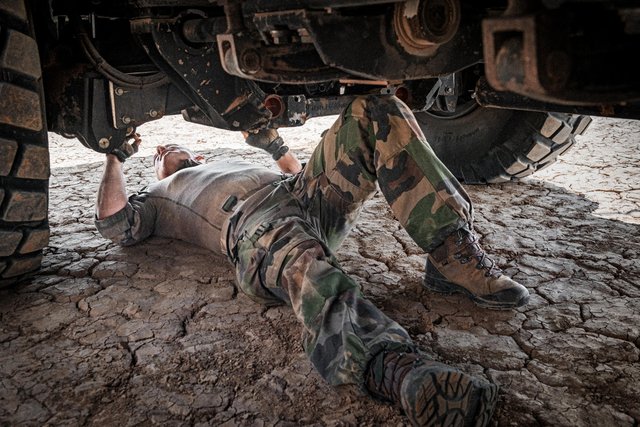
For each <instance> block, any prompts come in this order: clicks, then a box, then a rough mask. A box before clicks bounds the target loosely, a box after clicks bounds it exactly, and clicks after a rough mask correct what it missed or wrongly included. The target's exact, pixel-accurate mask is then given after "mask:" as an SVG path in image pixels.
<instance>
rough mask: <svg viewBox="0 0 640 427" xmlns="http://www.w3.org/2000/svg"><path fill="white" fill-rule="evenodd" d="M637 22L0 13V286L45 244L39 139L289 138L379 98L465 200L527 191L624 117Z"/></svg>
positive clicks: (364, 9)
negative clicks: (470, 195) (221, 132)
mask: <svg viewBox="0 0 640 427" xmlns="http://www.w3.org/2000/svg"><path fill="white" fill-rule="evenodd" d="M638 46H640V6H639V5H638V3H637V2H634V1H622V0H620V1H598V0H592V1H579V0H575V1H571V0H539V1H535V0H504V1H497V0H474V1H470V0H469V1H465V0H408V1H395V2H393V1H389V0H338V1H327V0H306V1H305V0H255V1H246V2H245V1H234V0H219V1H215V0H186V1H178V0H113V1H106V0H86V1H77V0H74V1H72V0H50V1H44V0H33V1H29V0H2V2H1V3H0V284H8V283H14V282H16V281H18V280H19V279H21V278H23V277H24V275H25V274H26V273H29V272H32V271H34V270H36V269H37V268H38V266H39V265H40V262H41V258H42V248H44V247H45V246H46V245H47V242H48V238H49V229H48V223H47V209H48V194H47V193H48V177H49V156H48V147H47V132H49V131H50V132H56V133H58V134H61V135H63V136H65V137H69V138H77V139H78V140H79V141H80V143H82V144H83V145H85V146H86V147H88V148H90V149H93V150H95V151H98V152H103V153H109V152H111V151H112V150H113V149H115V148H116V147H118V146H119V145H120V144H121V143H122V141H123V140H124V139H125V138H127V136H129V135H131V134H132V133H133V132H135V129H136V127H137V126H139V125H141V124H143V123H145V122H148V121H151V120H157V119H160V118H162V117H163V116H165V115H173V114H182V116H183V117H184V119H185V120H187V121H190V122H194V123H199V124H204V125H209V126H214V127H217V128H222V129H230V130H238V131H239V130H248V129H255V128H259V127H265V126H268V127H290V126H301V125H303V124H304V123H305V121H306V120H307V119H309V118H311V117H317V116H324V115H332V114H337V113H339V112H340V111H341V110H342V109H343V108H344V107H345V106H346V105H347V104H348V103H349V102H350V101H351V100H352V99H353V98H354V97H355V96H358V95H363V94H367V95H395V96H397V97H398V98H400V99H401V100H403V101H404V102H406V103H407V105H408V106H409V107H410V108H411V109H412V110H413V111H414V112H415V114H416V117H417V118H418V121H419V122H420V125H421V126H422V128H423V131H424V133H425V135H426V136H427V139H428V141H429V143H430V144H431V145H432V147H433V148H434V150H435V151H436V153H437V154H438V156H439V157H440V158H441V159H442V160H443V162H444V163H445V164H446V165H447V166H448V167H449V168H450V169H451V170H452V171H453V173H454V174H455V175H456V176H457V177H458V178H459V179H460V180H461V181H463V182H465V183H467V184H474V183H493V182H504V181H509V180H514V179H518V178H521V177H524V176H527V175H530V174H531V173H533V172H534V171H536V170H538V169H541V168H543V167H546V166H548V165H549V164H551V163H553V162H554V161H555V160H556V158H557V156H558V155H560V154H562V153H563V152H565V151H566V150H568V149H569V148H570V147H571V146H572V145H573V144H574V142H575V139H574V137H575V136H576V135H579V134H581V133H582V132H584V130H585V129H586V128H587V126H588V124H589V122H590V120H591V119H590V116H592V115H602V116H610V117H620V118H630V119H640V102H639V100H640V65H638V62H637V61H636V60H635V59H634V57H635V56H636V55H635V53H637V52H638Z"/></svg>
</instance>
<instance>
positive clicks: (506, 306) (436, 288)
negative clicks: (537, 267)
mask: <svg viewBox="0 0 640 427" xmlns="http://www.w3.org/2000/svg"><path fill="white" fill-rule="evenodd" d="M434 273H435V274H438V275H440V277H436V276H435V275H434ZM422 284H423V286H424V287H425V288H426V289H428V290H429V291H431V292H436V293H439V294H443V295H453V294H463V295H465V296H467V297H468V298H469V299H470V300H471V301H473V302H474V303H475V304H476V305H477V306H478V307H482V308H488V309H491V310H510V309H512V308H517V307H522V306H523V305H525V304H527V303H528V302H529V295H523V296H522V297H521V298H519V299H518V300H515V301H514V300H510V301H496V300H489V299H485V298H482V297H481V296H478V295H475V294H473V293H472V292H470V291H469V290H468V289H466V288H464V287H462V286H460V285H456V284H455V283H451V282H449V281H448V280H446V279H445V278H444V276H442V275H441V274H440V273H439V272H437V271H433V272H430V273H429V274H428V275H425V277H424V281H423V282H422Z"/></svg>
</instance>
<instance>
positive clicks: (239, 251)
mask: <svg viewBox="0 0 640 427" xmlns="http://www.w3.org/2000/svg"><path fill="white" fill-rule="evenodd" d="M376 183H377V184H376ZM378 187H379V188H380V190H381V192H382V194H383V195H384V197H385V198H386V200H387V201H388V203H389V205H390V207H391V209H392V211H393V213H394V215H395V216H396V218H397V219H398V220H399V221H400V223H401V224H402V226H403V227H404V228H405V229H406V230H407V232H408V233H409V235H410V236H411V237H412V238H413V240H414V241H415V242H416V243H417V244H418V245H419V246H420V247H421V248H422V249H424V250H425V251H426V252H428V251H429V250H431V249H433V248H435V247H436V246H438V245H439V244H440V243H442V241H443V240H444V238H445V237H446V236H447V235H449V234H450V233H452V232H453V231H455V230H457V229H459V228H461V227H463V226H465V225H470V223H471V221H472V206H471V202H470V200H469V198H468V196H467V194H466V193H465V191H464V190H463V188H462V187H461V186H460V184H459V183H458V181H457V180H456V179H455V178H454V177H453V176H452V175H451V173H450V172H449V171H448V170H447V168H446V167H445V166H444V165H443V164H442V163H441V162H440V160H439V159H438V158H437V157H436V155H435V154H434V152H433V151H432V149H431V148H430V147H429V145H428V144H427V142H426V140H425V137H424V135H423V133H422V131H421V130H420V128H419V126H418V124H417V123H416V120H415V117H414V116H413V114H412V112H411V111H410V110H409V108H408V107H407V106H406V105H405V104H403V103H402V102H401V101H400V100H398V99H397V98H396V97H360V98H357V99H356V100H354V101H353V102H352V103H351V104H350V105H349V106H348V107H347V108H346V109H345V111H344V112H343V113H342V114H341V115H340V117H339V118H338V119H337V121H336V122H335V123H334V125H333V126H332V127H331V128H330V129H329V130H328V132H326V133H325V134H324V136H323V138H322V141H321V142H320V144H319V145H318V147H317V148H316V150H315V152H314V153H313V155H312V157H311V159H310V160H309V162H308V163H307V164H306V166H305V168H304V170H303V172H301V173H300V174H298V175H296V176H295V177H293V178H291V179H288V180H284V181H282V182H281V183H276V184H275V185H274V187H273V188H268V189H263V190H262V191H261V192H260V193H261V194H256V195H254V196H252V199H251V200H252V203H251V207H241V208H240V212H239V213H237V214H236V216H238V217H240V220H239V221H236V224H235V227H233V230H232V232H231V233H230V235H231V238H232V239H233V240H232V241H233V242H236V243H235V245H233V246H234V248H233V249H234V250H233V256H232V258H233V259H234V261H235V263H236V272H237V279H238V283H239V286H240V288H241V289H242V291H243V292H244V293H246V294H247V295H249V296H250V297H251V298H253V299H254V300H256V301H259V302H261V303H264V304H270V305H272V304H282V303H286V304H288V305H290V306H291V307H292V308H293V310H294V312H295V315H296V317H297V318H298V319H299V321H300V322H301V323H302V325H303V334H302V335H303V346H304V349H305V351H306V353H307V355H308V356H309V358H310V360H311V362H312V363H313V365H314V366H315V368H316V369H317V370H318V372H319V373H320V374H321V375H322V376H323V377H324V378H325V379H326V380H327V381H328V382H329V383H331V384H333V385H340V384H358V385H360V386H361V387H362V384H363V377H364V373H365V370H366V369H367V365H368V363H369V362H370V360H371V359H372V358H373V357H374V356H375V355H376V354H378V353H380V352H381V351H388V350H398V351H406V352H413V351H415V348H414V345H413V343H412V341H411V339H410V337H409V335H408V334H407V332H406V331H405V330H404V329H403V328H402V327H401V326H400V325H399V324H398V323H396V322H395V321H393V320H392V319H390V318H389V317H387V316H386V315H385V314H384V313H382V312H381V311H380V310H379V309H378V308H376V307H375V306H374V305H373V304H372V303H371V302H369V301H368V300H367V299H365V298H364V297H363V295H362V293H361V290H360V289H359V287H358V285H357V284H356V283H355V282H354V280H353V279H352V278H350V277H349V276H348V275H347V274H346V273H345V272H344V271H343V270H342V268H341V267H340V265H339V263H338V262H337V261H336V259H335V257H334V255H333V252H334V251H335V250H336V249H337V248H338V247H339V245H340V243H341V242H342V241H343V239H344V238H345V237H346V235H347V233H348V232H349V229H350V228H351V226H352V225H353V224H354V222H355V221H356V219H357V217H358V213H359V212H360V210H361V208H362V206H363V203H364V202H365V201H366V200H367V199H369V198H370V197H372V196H373V194H374V193H375V192H376V190H377V188H378Z"/></svg>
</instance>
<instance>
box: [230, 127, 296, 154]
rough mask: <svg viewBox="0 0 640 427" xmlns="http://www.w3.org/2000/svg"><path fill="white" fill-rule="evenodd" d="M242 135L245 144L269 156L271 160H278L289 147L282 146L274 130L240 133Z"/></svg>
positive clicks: (281, 141) (282, 142) (282, 143)
mask: <svg viewBox="0 0 640 427" xmlns="http://www.w3.org/2000/svg"><path fill="white" fill-rule="evenodd" d="M242 135H243V136H244V138H245V141H246V142H247V144H249V145H250V146H252V147H256V148H260V149H261V150H264V151H266V152H267V153H269V154H271V157H273V160H276V161H277V160H279V159H280V157H282V156H283V155H284V154H285V153H286V152H287V151H289V147H287V146H286V145H284V141H283V140H282V138H280V135H278V131H277V130H275V129H259V130H257V131H255V132H254V131H250V132H242Z"/></svg>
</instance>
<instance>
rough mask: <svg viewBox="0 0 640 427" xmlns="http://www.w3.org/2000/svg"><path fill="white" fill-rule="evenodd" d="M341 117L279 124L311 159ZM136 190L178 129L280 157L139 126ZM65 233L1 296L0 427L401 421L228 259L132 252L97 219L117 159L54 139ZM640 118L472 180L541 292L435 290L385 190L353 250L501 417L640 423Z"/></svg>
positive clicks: (408, 323) (219, 152)
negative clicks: (308, 353) (326, 372)
mask: <svg viewBox="0 0 640 427" xmlns="http://www.w3.org/2000/svg"><path fill="white" fill-rule="evenodd" d="M330 120H331V118H326V119H321V120H320V119H317V120H315V121H311V122H310V123H309V124H308V125H307V126H306V127H303V128H302V129H288V130H285V131H283V134H284V135H285V138H286V139H287V140H288V141H289V143H290V145H292V146H293V147H294V149H295V150H296V151H297V152H299V153H300V155H301V157H303V158H308V156H309V154H310V153H311V148H312V146H313V143H314V141H315V140H316V138H317V135H319V133H320V132H321V131H322V130H323V129H324V128H325V127H327V126H328V124H329V123H330ZM139 130H140V132H141V133H142V134H143V139H144V147H143V149H142V150H141V152H140V153H139V154H138V156H137V157H136V158H134V159H132V160H130V161H128V162H127V164H126V174H127V176H128V178H129V189H130V190H134V189H139V188H140V187H142V186H143V185H144V183H146V182H149V181H151V179H152V178H151V170H150V168H148V167H143V165H148V164H149V161H150V156H151V151H152V149H153V147H154V146H155V144H157V143H160V142H167V141H175V140H182V141H185V142H186V144H187V145H188V146H190V147H192V148H193V149H196V150H201V151H203V152H204V153H205V154H206V156H207V158H208V159H209V160H225V159H230V158H239V157H242V158H250V159H253V160H255V161H256V162H259V163H262V164H265V165H270V163H271V162H270V161H269V159H268V158H267V156H265V155H262V154H260V153H256V151H255V150H253V149H250V148H247V147H246V146H243V145H242V143H241V138H240V137H239V136H238V135H235V134H229V133H225V132H221V131H216V130H213V129H208V128H204V127H200V126H197V125H190V124H187V123H184V122H181V120H180V119H179V118H166V119H164V120H161V121H160V122H157V123H152V124H148V125H144V126H142V127H141V128H140V129H139ZM52 158H53V176H52V179H51V207H50V211H51V212H50V218H51V228H52V237H51V243H50V246H49V248H47V249H46V253H45V258H44V265H43V268H42V270H41V271H40V272H39V273H38V274H37V275H36V276H35V277H33V278H32V279H31V280H29V281H28V282H27V283H25V284H23V285H22V286H21V287H19V288H12V289H4V290H2V291H0V318H1V319H0V320H1V323H0V330H1V332H0V424H2V425H42V424H49V425H122V426H124V425H147V424H161V425H242V426H244V425H258V426H260V425H403V424H404V423H405V419H404V418H403V417H402V416H401V414H400V413H399V411H398V410H396V409H395V408H393V407H390V406H387V405H384V404H379V403H375V402H373V401H371V400H369V399H367V398H365V397H362V396H359V395H357V394H356V393H355V391H354V389H353V388H345V389H340V390H337V389H334V388H332V387H330V386H328V385H326V384H325V383H323V381H322V380H321V379H320V377H319V376H318V374H316V373H315V372H314V370H313V368H312V367H311V365H310V363H309V362H308V361H307V359H306V357H305V355H304V353H303V351H302V348H301V343H300V332H299V328H298V326H297V323H296V321H295V319H294V317H293V314H292V313H291V311H290V310H289V309H288V308H286V307H280V308H270V309H266V308H264V307H261V306H259V305H257V304H255V303H253V302H251V301H250V300H249V299H248V298H247V297H245V296H244V295H242V294H240V293H238V292H237V290H236V288H235V287H234V278H233V272H232V270H231V268H230V267H229V265H228V264H227V263H226V261H225V260H224V259H222V258H219V257H215V256H212V255H211V254H210V253H208V252H207V251H205V250H202V249H198V248H195V247H192V246H189V245H187V244H185V243H181V242H178V241H168V240H164V239H159V238H152V239H150V240H148V241H147V242H145V243H143V244H141V245H139V246H135V247H130V248H121V247H118V246H115V245H113V244H111V243H109V242H107V241H105V240H104V239H102V238H101V237H100V236H99V235H98V234H97V232H96V230H95V228H94V226H93V222H92V215H93V203H94V192H95V190H96V189H97V186H98V182H99V179H100V176H101V172H102V157H101V156H100V155H98V154H96V153H93V152H91V151H89V150H88V149H85V148H83V147H82V146H80V144H79V143H77V142H76V141H67V140H61V139H60V138H54V140H53V142H52ZM639 160H640V122H630V121H621V120H605V119H595V120H594V123H593V124H592V125H591V127H590V129H589V130H588V131H587V133H586V134H585V135H584V136H582V137H580V138H579V144H578V146H576V148H574V150H572V151H571V152H569V153H568V154H567V155H566V156H565V157H563V158H562V159H561V161H560V162H559V163H558V164H556V165H554V166H552V167H551V168H549V169H547V170H545V171H541V172H539V174H536V175H534V177H533V178H529V179H526V180H525V181H524V182H521V183H517V184H509V185H496V186H491V187H469V188H468V189H469V191H470V194H471V197H472V199H473V200H474V201H475V203H476V218H477V220H476V221H477V228H478V230H479V232H480V233H481V234H482V235H483V236H484V243H485V246H486V247H487V248H488V249H489V250H490V252H491V253H492V254H493V255H494V256H495V258H496V259H497V260H498V261H499V264H501V265H502V266H503V267H505V268H506V271H507V272H508V273H509V274H512V275H513V276H515V277H516V278H517V279H518V280H520V281H521V282H522V283H524V284H525V285H526V286H527V287H528V288H529V289H530V290H531V293H532V298H531V302H530V304H529V305H528V306H527V307H525V308H523V309H519V310H517V311H499V312H495V311H487V310H483V309H480V308H477V307H475V306H474V305H473V304H471V303H470V302H469V301H467V300H465V299H464V298H463V297H460V296H450V297H445V296H438V295H433V294H429V293H427V292H425V291H423V290H422V289H421V285H420V280H421V276H422V269H423V263H424V255H423V254H422V253H421V252H420V250H419V249H418V248H417V247H416V246H415V245H414V244H413V243H412V242H411V241H410V240H409V238H408V237H407V235H406V234H405V232H404V231H403V230H402V229H400V228H399V227H398V225H397V224H396V222H394V220H393V219H392V216H391V214H390V212H389V210H388V209H387V207H386V205H385V203H384V200H383V199H382V198H381V197H380V196H376V197H375V198H374V199H373V200H372V201H371V202H370V203H368V205H367V209H366V211H365V213H364V215H363V217H362V219H361V221H360V223H359V225H358V226H357V227H356V228H355V229H354V230H353V232H352V234H351V236H350V238H349V239H348V240H347V241H346V243H345V245H344V247H343V248H342V249H341V250H340V251H339V252H338V257H339V259H340V261H341V262H342V264H343V266H344V268H345V269H346V270H347V271H348V272H349V273H350V274H352V275H353V276H354V277H355V278H356V280H357V281H358V282H359V283H361V284H362V287H363V289H364V293H365V294H366V295H367V296H369V297H370V298H371V299H372V300H373V301H374V302H375V303H376V304H377V305H378V306H380V307H381V308H382V309H383V310H384V311H385V312H386V313H387V314H389V315H390V316H391V317H392V318H394V319H396V320H398V321H399V322H400V323H401V324H402V325H403V326H405V327H406V328H407V329H408V330H409V332H410V333H411V335H412V337H413V338H414V339H415V340H416V342H417V343H419V344H420V345H421V347H422V348H423V349H424V350H425V351H426V352H427V353H429V354H430V355H431V356H432V357H433V358H434V359H437V360H440V361H443V362H446V363H448V364H452V365H455V366H457V367H459V368H460V369H463V370H464V371H466V372H470V373H473V374H475V375H479V376H482V377H485V378H487V379H489V380H490V381H493V382H495V383H498V384H499V385H500V386H501V392H500V399H499V404H498V407H497V410H496V413H495V416H494V421H493V422H494V423H495V424H497V425H557V426H582V425H593V426H633V425H636V426H637V425H638V422H639V421H640V387H639V384H640V363H639V357H640V261H639V260H638V256H639V253H640V237H639V236H640V169H639V168H638V162H639Z"/></svg>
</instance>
